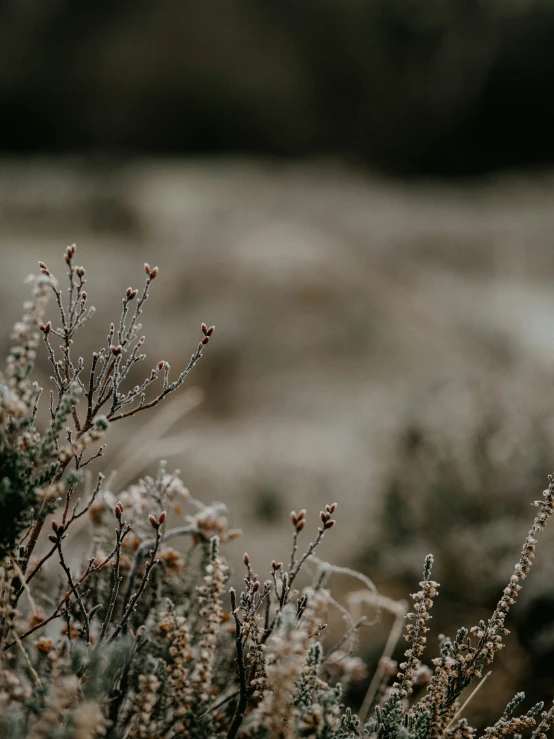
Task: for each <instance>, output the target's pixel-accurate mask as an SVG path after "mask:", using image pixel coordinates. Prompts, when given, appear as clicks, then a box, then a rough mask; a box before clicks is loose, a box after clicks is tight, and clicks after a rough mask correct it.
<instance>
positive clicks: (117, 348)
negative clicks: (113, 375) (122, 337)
mask: <svg viewBox="0 0 554 739" xmlns="http://www.w3.org/2000/svg"><path fill="white" fill-rule="evenodd" d="M122 351H123V347H122V346H121V344H119V346H112V354H113V355H114V357H118V356H119V355H120V354H121V352H122Z"/></svg>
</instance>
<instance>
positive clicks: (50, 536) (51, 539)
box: [48, 534, 58, 544]
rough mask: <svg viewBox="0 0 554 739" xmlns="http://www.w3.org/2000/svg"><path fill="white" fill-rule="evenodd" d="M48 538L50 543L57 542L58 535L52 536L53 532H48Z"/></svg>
mask: <svg viewBox="0 0 554 739" xmlns="http://www.w3.org/2000/svg"><path fill="white" fill-rule="evenodd" d="M48 539H49V540H50V541H51V542H52V544H57V543H58V537H57V536H54V534H50V535H49V537H48Z"/></svg>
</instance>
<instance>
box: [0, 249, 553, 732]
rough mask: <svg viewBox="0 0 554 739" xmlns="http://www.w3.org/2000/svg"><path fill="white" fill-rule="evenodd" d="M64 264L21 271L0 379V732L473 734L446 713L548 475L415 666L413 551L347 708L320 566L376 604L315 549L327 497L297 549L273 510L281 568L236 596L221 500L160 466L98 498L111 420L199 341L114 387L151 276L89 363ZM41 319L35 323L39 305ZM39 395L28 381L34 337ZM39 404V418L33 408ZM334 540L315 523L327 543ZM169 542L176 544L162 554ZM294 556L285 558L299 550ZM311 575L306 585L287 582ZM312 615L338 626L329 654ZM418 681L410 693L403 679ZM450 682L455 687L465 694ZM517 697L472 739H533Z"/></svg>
mask: <svg viewBox="0 0 554 739" xmlns="http://www.w3.org/2000/svg"><path fill="white" fill-rule="evenodd" d="M74 256H75V247H74V246H70V247H68V248H67V249H66V252H65V262H66V265H67V272H68V289H67V294H62V290H61V289H60V288H59V286H58V283H57V281H56V279H55V278H54V276H53V275H52V273H51V272H50V270H49V269H48V267H47V266H46V265H45V264H44V263H42V262H41V263H40V265H39V266H40V275H39V276H38V277H36V278H31V285H32V292H33V295H32V300H31V301H29V302H28V303H26V304H25V307H24V315H23V318H22V320H21V321H20V322H19V323H17V324H16V326H15V329H14V336H13V338H14V347H13V348H12V349H11V350H10V352H9V354H8V357H7V360H6V363H5V369H4V371H3V374H2V376H1V377H0V381H1V384H0V731H1V735H2V737H7V738H8V739H23V738H24V737H29V738H32V739H94V738H95V737H107V739H154V738H156V739H184V738H185V737H191V738H194V739H208V737H220V738H222V739H223V738H224V737H227V738H228V739H232V738H233V737H244V738H248V739H273V738H275V739H295V738H296V737H312V738H313V739H330V738H331V737H337V738H338V739H354V738H355V737H374V738H375V739H435V738H439V737H452V739H466V738H467V737H473V736H474V735H475V730H474V729H473V728H472V727H471V726H469V724H468V722H467V720H466V718H465V717H464V711H465V706H466V704H467V701H468V700H469V699H470V698H471V695H472V694H473V693H472V692H471V691H472V687H471V686H473V689H476V688H478V687H479V686H480V685H481V684H482V681H483V680H484V679H485V677H486V676H485V675H484V669H485V668H486V667H487V666H488V665H490V664H491V663H492V662H493V660H494V658H495V655H496V653H497V652H498V651H499V650H500V649H501V648H502V646H503V640H504V637H505V636H506V635H507V634H508V630H507V629H506V626H505V620H506V616H507V614H508V612H509V611H510V608H511V606H512V605H513V604H514V602H515V600H516V598H517V597H518V593H519V591H520V589H521V583H522V581H523V580H525V578H526V577H527V575H528V574H529V570H530V568H531V566H532V563H533V558H534V553H535V545H536V536H537V535H538V534H539V533H540V532H541V531H542V530H543V529H544V527H545V525H546V523H547V521H548V518H549V517H550V515H551V514H552V511H553V509H554V478H550V483H549V486H548V488H547V489H546V490H545V491H544V493H543V497H542V499H541V500H539V501H537V502H536V504H535V505H536V506H537V509H538V510H537V514H536V517H535V519H534V521H533V524H532V526H531V529H530V531H529V534H528V536H527V538H526V539H525V542H524V545H523V549H522V552H521V555H520V558H519V560H518V562H517V564H516V565H515V568H514V572H513V575H512V576H511V578H510V580H509V582H508V584H507V586H506V588H505V589H504V592H503V593H502V596H501V598H500V600H499V601H498V604H497V606H496V608H495V610H494V612H493V614H492V615H491V616H490V618H489V619H488V620H487V621H481V622H480V623H479V624H478V625H476V626H474V627H473V628H471V629H466V628H460V629H459V630H458V631H457V633H456V635H455V637H454V638H452V639H451V638H448V637H441V646H440V654H439V656H438V657H436V658H435V659H433V660H431V663H430V665H425V664H424V663H423V661H422V659H423V656H424V652H425V647H426V640H427V636H426V635H427V632H428V631H429V620H430V618H431V616H430V610H431V608H432V606H433V601H434V599H435V598H436V597H437V594H438V588H439V586H438V583H436V582H434V581H433V579H432V565H433V558H432V556H431V555H429V556H427V558H426V559H425V563H424V571H423V579H422V581H421V583H420V589H419V591H418V592H417V593H415V594H414V595H413V607H412V609H411V612H410V613H408V614H407V625H406V628H405V637H406V640H407V641H408V648H407V650H406V652H405V657H404V660H403V661H402V662H401V664H399V665H395V664H394V663H393V662H392V660H390V658H389V656H388V655H385V656H384V659H383V660H382V662H381V664H380V666H379V670H378V673H377V675H376V676H374V679H373V680H372V681H371V684H370V689H369V691H368V695H367V696H366V700H365V701H364V703H363V705H362V706H361V708H359V710H358V711H357V712H355V711H354V710H353V709H352V707H346V706H345V700H344V697H343V696H344V695H345V693H344V691H345V689H347V688H348V687H349V685H350V684H352V683H353V682H355V681H359V680H361V679H364V677H365V667H364V664H363V662H362V661H361V660H360V659H359V658H358V657H356V656H355V654H354V651H355V646H356V643H357V639H356V636H357V632H358V630H359V628H360V627H361V626H362V625H363V624H364V623H367V621H366V619H365V618H363V617H362V618H361V619H359V620H357V621H353V619H352V617H351V615H350V614H349V612H348V610H347V609H345V607H344V606H342V605H341V604H339V603H338V602H337V601H336V600H335V599H334V598H333V595H332V593H331V591H330V589H329V587H328V575H329V574H330V573H332V572H333V571H336V572H347V573H348V574H350V575H354V576H355V577H358V578H359V579H360V580H361V581H362V582H363V583H364V585H366V586H367V588H368V590H369V591H370V593H369V595H370V596H371V597H370V600H372V602H373V603H375V604H376V605H377V612H378V614H379V608H380V605H381V606H383V607H385V606H386V599H380V598H379V596H378V595H377V594H376V593H375V592H374V589H373V586H372V584H371V582H370V581H369V580H368V579H367V578H365V577H364V576H363V575H358V573H353V572H351V571H349V570H344V569H343V568H336V567H332V566H331V565H328V564H326V563H323V562H322V561H321V560H319V559H318V558H317V557H316V556H315V551H316V549H317V548H318V546H319V544H320V543H321V541H322V540H323V538H324V537H325V536H327V535H328V533H330V531H331V529H333V528H334V526H335V518H334V516H335V512H336V508H337V504H336V503H331V504H329V505H326V506H325V507H324V508H323V510H322V511H321V512H320V516H319V521H318V525H317V529H316V531H315V532H314V536H313V537H312V538H311V540H310V542H309V543H308V544H307V545H306V546H305V547H303V546H301V537H302V536H303V533H302V532H303V531H304V529H305V528H306V527H307V516H306V512H305V511H304V510H302V511H299V512H292V513H291V526H292V545H291V552H290V559H289V560H288V561H287V563H286V564H284V563H283V562H278V561H272V562H271V563H270V564H268V567H267V577H266V578H265V579H264V578H263V577H262V578H260V577H258V575H257V574H256V572H255V570H254V567H253V564H252V563H251V561H250V558H249V557H248V555H247V554H245V555H244V579H243V584H242V586H241V588H240V592H238V590H239V589H238V588H237V590H235V589H234V588H233V587H230V586H229V579H230V576H229V568H228V566H227V564H226V562H225V558H224V555H223V553H222V549H223V547H224V545H225V543H226V542H227V541H229V540H230V539H233V538H235V537H237V536H238V535H239V533H240V532H238V531H235V530H232V529H230V528H229V525H228V521H227V518H226V512H225V508H224V506H222V505H221V504H218V503H211V504H209V505H207V504H204V503H201V502H200V501H198V500H196V499H194V498H193V497H192V496H191V495H190V493H189V491H188V490H187V489H186V488H185V486H184V485H183V482H182V481H181V478H180V475H179V473H178V472H173V473H170V472H168V470H167V468H166V465H165V464H164V463H163V462H162V463H161V464H160V468H159V472H158V474H157V475H156V476H155V477H145V478H143V479H141V480H137V481H135V482H134V483H133V484H132V485H130V486H128V487H127V488H126V489H124V490H119V491H118V492H117V494H115V492H114V481H113V478H112V477H110V476H108V477H105V476H104V475H103V474H101V473H98V474H96V475H94V474H93V471H92V470H93V468H94V463H95V462H97V461H98V459H99V458H100V457H101V456H102V455H103V452H104V448H105V446H104V445H103V439H104V436H105V434H106V432H107V431H108V430H109V427H110V426H111V424H113V423H115V422H117V421H122V420H124V419H126V418H128V417H131V416H135V415H137V414H141V413H142V412H143V411H147V410H148V409H149V408H152V407H154V406H155V405H157V404H158V403H160V402H161V401H163V400H164V399H165V398H166V396H168V395H170V394H171V393H173V392H174V391H176V390H177V389H178V388H179V387H180V386H181V385H182V384H183V383H184V381H185V379H186V377H187V376H188V374H189V372H190V371H191V370H192V369H193V368H194V366H195V365H196V364H197V363H198V361H199V360H200V358H201V357H202V353H203V351H204V349H205V348H206V346H207V345H208V344H209V342H210V341H211V337H212V335H213V332H214V329H213V327H211V328H209V327H208V326H207V325H206V324H202V327H201V333H202V335H201V339H200V341H199V343H198V346H197V348H196V350H195V351H194V353H193V354H192V356H191V358H190V361H189V362H188V364H187V365H186V367H185V368H184V369H183V370H182V371H181V372H180V373H179V374H178V375H177V376H176V377H175V379H171V375H170V367H169V364H168V363H167V362H165V361H160V362H158V363H157V364H156V365H155V366H154V367H153V368H152V369H151V370H150V371H149V372H147V373H146V376H145V377H143V379H139V380H138V381H136V382H135V384H134V385H132V386H131V385H130V379H131V378H135V377H137V376H138V375H137V374H136V372H137V365H140V363H142V362H144V360H145V359H146V357H145V355H144V354H143V353H142V352H141V349H142V346H143V344H144V337H142V336H140V317H141V313H142V311H143V308H144V305H145V302H146V300H147V299H148V297H149V294H150V288H151V284H152V282H153V280H155V279H156V277H157V274H158V269H157V268H156V267H154V268H151V267H150V266H149V265H148V264H146V265H145V267H144V269H145V284H144V287H143V288H142V289H141V290H136V289H133V288H128V289H127V290H126V291H125V294H124V296H123V299H122V310H121V316H120V318H119V320H118V321H117V323H114V324H111V326H110V327H109V330H108V333H107V340H106V346H105V347H103V348H102V349H100V350H99V351H97V352H95V353H94V354H93V355H92V358H91V360H90V361H89V362H85V361H84V359H83V358H81V357H78V356H76V355H75V344H74V337H75V335H76V333H77V332H78V331H79V330H80V329H81V328H82V327H83V325H84V324H85V323H86V321H87V320H88V319H89V318H90V317H91V315H92V313H93V309H92V308H91V307H89V304H88V295H87V291H86V290H85V283H86V272H85V270H84V268H83V267H80V266H76V265H75V264H74ZM50 296H52V297H53V298H54V302H55V304H56V310H57V314H58V320H57V321H56V322H52V321H50V320H45V315H44V314H45V310H46V306H47V300H48V298H49V297H50ZM41 337H42V343H43V344H44V350H45V352H46V356H47V358H48V361H49V362H50V366H51V372H52V375H51V378H50V379H51V382H52V389H51V390H50V392H49V398H48V399H47V401H46V403H42V404H41V403H40V401H41V396H42V392H43V391H42V388H41V387H39V385H38V384H37V383H36V382H34V381H33V380H32V371H33V366H34V362H35V359H36V355H37V350H38V347H39V344H40V343H41ZM43 405H44V406H45V411H44V421H43V420H42V406H43ZM333 533H334V531H333ZM183 541H186V542H188V544H187V546H186V547H183V546H179V548H173V546H172V544H175V543H176V542H179V543H180V544H182V542H183ZM301 552H302V553H301ZM308 562H311V563H313V564H315V565H316V569H315V576H314V578H313V580H312V582H311V583H310V584H309V585H302V584H301V582H302V578H301V577H300V575H301V573H302V571H303V569H305V565H306V564H307V563H308ZM330 608H338V609H339V611H340V613H341V615H342V617H343V619H344V620H345V622H346V624H347V627H346V631H345V633H344V635H343V637H342V638H341V639H339V640H338V641H336V642H335V643H332V644H329V643H328V640H327V639H326V636H327V631H328V630H327V627H326V624H327V621H328V615H329V609H330ZM416 685H417V686H419V688H421V689H418V690H419V692H418V695H419V696H420V697H418V698H417V699H414V698H413V694H414V687H415V686H416ZM468 688H469V691H467V690H466V689H468ZM523 698H524V696H523V694H518V695H516V696H515V697H514V699H513V700H512V701H511V702H510V703H509V705H508V706H507V707H506V710H505V711H504V713H503V715H502V716H501V717H500V718H499V720H498V721H497V722H496V723H495V724H494V725H492V726H490V727H489V728H487V729H486V732H485V736H486V737H487V739H495V738H496V737H500V736H506V735H509V734H519V733H521V732H523V731H524V730H527V729H529V730H531V731H532V734H531V735H532V737H533V739H539V738H540V739H544V738H545V737H546V732H547V731H548V730H549V727H550V725H551V724H552V722H553V720H554V707H553V708H550V710H543V706H542V704H537V705H536V706H534V707H533V708H531V709H530V710H529V711H528V712H527V713H525V714H523V715H519V716H514V713H515V711H516V709H517V706H518V705H519V704H520V703H521V701H522V700H523Z"/></svg>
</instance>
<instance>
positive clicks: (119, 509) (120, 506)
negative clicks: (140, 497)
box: [115, 503, 123, 521]
mask: <svg viewBox="0 0 554 739" xmlns="http://www.w3.org/2000/svg"><path fill="white" fill-rule="evenodd" d="M122 515H123V504H122V503H117V504H116V506H115V517H116V518H117V520H118V521H121V516H122Z"/></svg>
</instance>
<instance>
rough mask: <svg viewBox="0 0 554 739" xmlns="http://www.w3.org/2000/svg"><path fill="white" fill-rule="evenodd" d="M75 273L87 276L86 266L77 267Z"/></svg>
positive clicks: (79, 275)
mask: <svg viewBox="0 0 554 739" xmlns="http://www.w3.org/2000/svg"><path fill="white" fill-rule="evenodd" d="M75 274H76V275H77V277H84V276H85V268H84V267H75Z"/></svg>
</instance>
